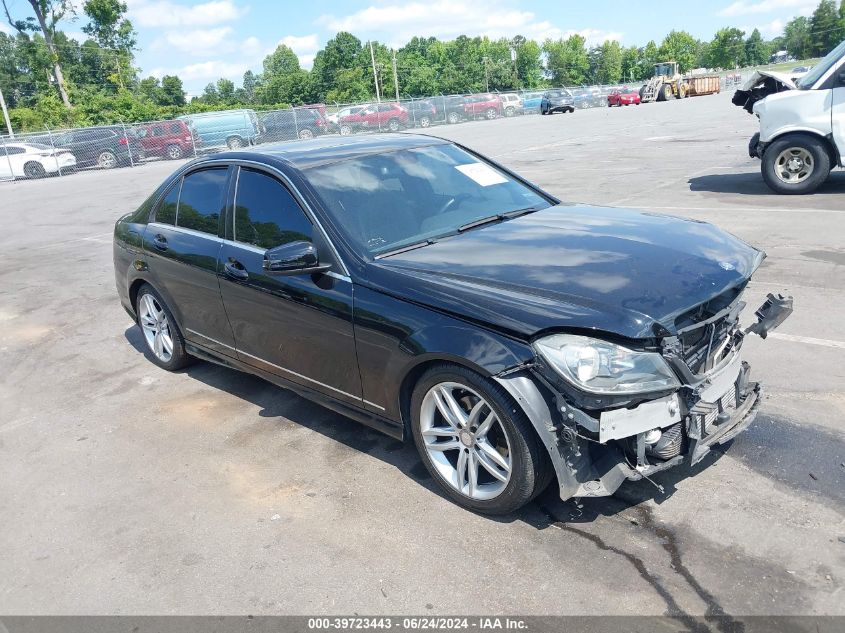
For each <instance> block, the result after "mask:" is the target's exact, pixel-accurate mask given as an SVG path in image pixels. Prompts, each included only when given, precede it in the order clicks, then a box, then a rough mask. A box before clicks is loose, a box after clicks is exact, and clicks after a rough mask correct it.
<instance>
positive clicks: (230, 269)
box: [223, 257, 249, 279]
mask: <svg viewBox="0 0 845 633" xmlns="http://www.w3.org/2000/svg"><path fill="white" fill-rule="evenodd" d="M223 271H224V272H225V273H226V274H227V275H228V276H229V277H231V278H232V279H249V273H248V272H247V270H246V268H244V266H243V264H241V263H240V262H239V261H238V260H236V259H233V258H231V257H230V258H229V261H228V262H226V263H225V264H223Z"/></svg>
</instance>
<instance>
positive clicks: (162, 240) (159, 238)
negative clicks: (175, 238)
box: [153, 233, 167, 251]
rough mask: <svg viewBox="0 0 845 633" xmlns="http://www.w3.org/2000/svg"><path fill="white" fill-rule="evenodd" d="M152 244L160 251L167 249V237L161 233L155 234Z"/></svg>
mask: <svg viewBox="0 0 845 633" xmlns="http://www.w3.org/2000/svg"><path fill="white" fill-rule="evenodd" d="M153 246H155V247H156V248H157V249H158V250H160V251H166V250H167V238H166V237H164V235H162V234H161V233H159V234H158V235H156V236H155V237H154V238H153Z"/></svg>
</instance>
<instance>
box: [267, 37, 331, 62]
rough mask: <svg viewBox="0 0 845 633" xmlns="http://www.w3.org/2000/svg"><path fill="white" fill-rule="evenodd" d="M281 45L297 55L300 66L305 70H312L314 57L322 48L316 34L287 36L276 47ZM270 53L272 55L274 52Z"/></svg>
mask: <svg viewBox="0 0 845 633" xmlns="http://www.w3.org/2000/svg"><path fill="white" fill-rule="evenodd" d="M281 44H284V45H285V46H287V47H288V48H289V49H291V50H292V51H293V52H294V53H296V56H297V57H298V58H299V65H300V66H302V67H303V68H311V66H313V65H314V56H315V55H316V54H317V51H318V50H319V48H320V41H319V38H318V37H317V34H316V33H312V34H311V35H301V36H300V35H286V36H285V37H283V38H282V39H280V40H279V41H278V42H277V43H276V46H277V47H278V46H279V45H281ZM273 50H275V48H274V49H273ZM268 52H270V53H272V52H273V51H268Z"/></svg>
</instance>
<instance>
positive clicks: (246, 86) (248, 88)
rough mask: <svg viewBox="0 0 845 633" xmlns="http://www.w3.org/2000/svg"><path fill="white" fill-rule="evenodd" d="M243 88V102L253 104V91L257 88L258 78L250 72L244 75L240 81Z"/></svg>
mask: <svg viewBox="0 0 845 633" xmlns="http://www.w3.org/2000/svg"><path fill="white" fill-rule="evenodd" d="M241 86H242V87H243V94H244V101H245V102H246V103H255V91H256V88H258V77H256V76H255V74H254V73H253V72H252V71H251V70H247V71H246V72H245V73H244V76H243V80H242V81H241Z"/></svg>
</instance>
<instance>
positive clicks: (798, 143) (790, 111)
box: [734, 41, 845, 194]
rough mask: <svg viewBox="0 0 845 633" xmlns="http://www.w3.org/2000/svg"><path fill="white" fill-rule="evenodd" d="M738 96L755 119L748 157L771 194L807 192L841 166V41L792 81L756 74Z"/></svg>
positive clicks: (844, 94)
mask: <svg viewBox="0 0 845 633" xmlns="http://www.w3.org/2000/svg"><path fill="white" fill-rule="evenodd" d="M740 93H742V95H741V96H742V97H743V98H745V97H747V101H746V107H748V105H751V104H753V105H752V107H751V108H750V109H751V110H752V111H753V112H754V114H756V115H757V117H758V118H759V119H760V132H759V134H755V135H754V137H753V138H752V139H751V143H750V145H749V153H750V154H751V156H755V157H757V158H760V159H761V160H762V163H763V164H762V167H761V170H762V173H763V179H764V180H765V181H766V184H767V185H768V186H769V187H770V188H772V189H773V190H774V191H776V192H778V193H785V194H804V193H812V192H813V191H815V190H816V189H817V188H818V187H819V186H820V185H821V184H822V183H823V182H825V180H827V178H828V176H829V175H830V171H831V169H832V168H834V167H837V166H839V167H845V41H843V42H842V43H841V44H840V45H839V46H837V47H836V48H835V49H833V50H832V51H831V52H830V53H829V54H828V55H827V57H825V58H824V59H823V60H822V61H820V62H819V63H818V64H817V65H816V66H814V67H813V68H812V69H811V70H810V72H808V73H807V74H806V75H804V76H803V77H801V78H799V79H797V80H794V78H792V77H789V76H788V75H780V74H778V73H770V72H766V71H758V72H756V73H754V76H753V77H752V78H751V80H750V81H749V82H748V83H747V84H746V85H745V86H743V90H742V91H740V92H739V93H738V95H740ZM761 97H762V98H761ZM758 99H759V100H758ZM734 103H737V105H740V104H739V103H738V101H737V98H736V97H735V98H734Z"/></svg>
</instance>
